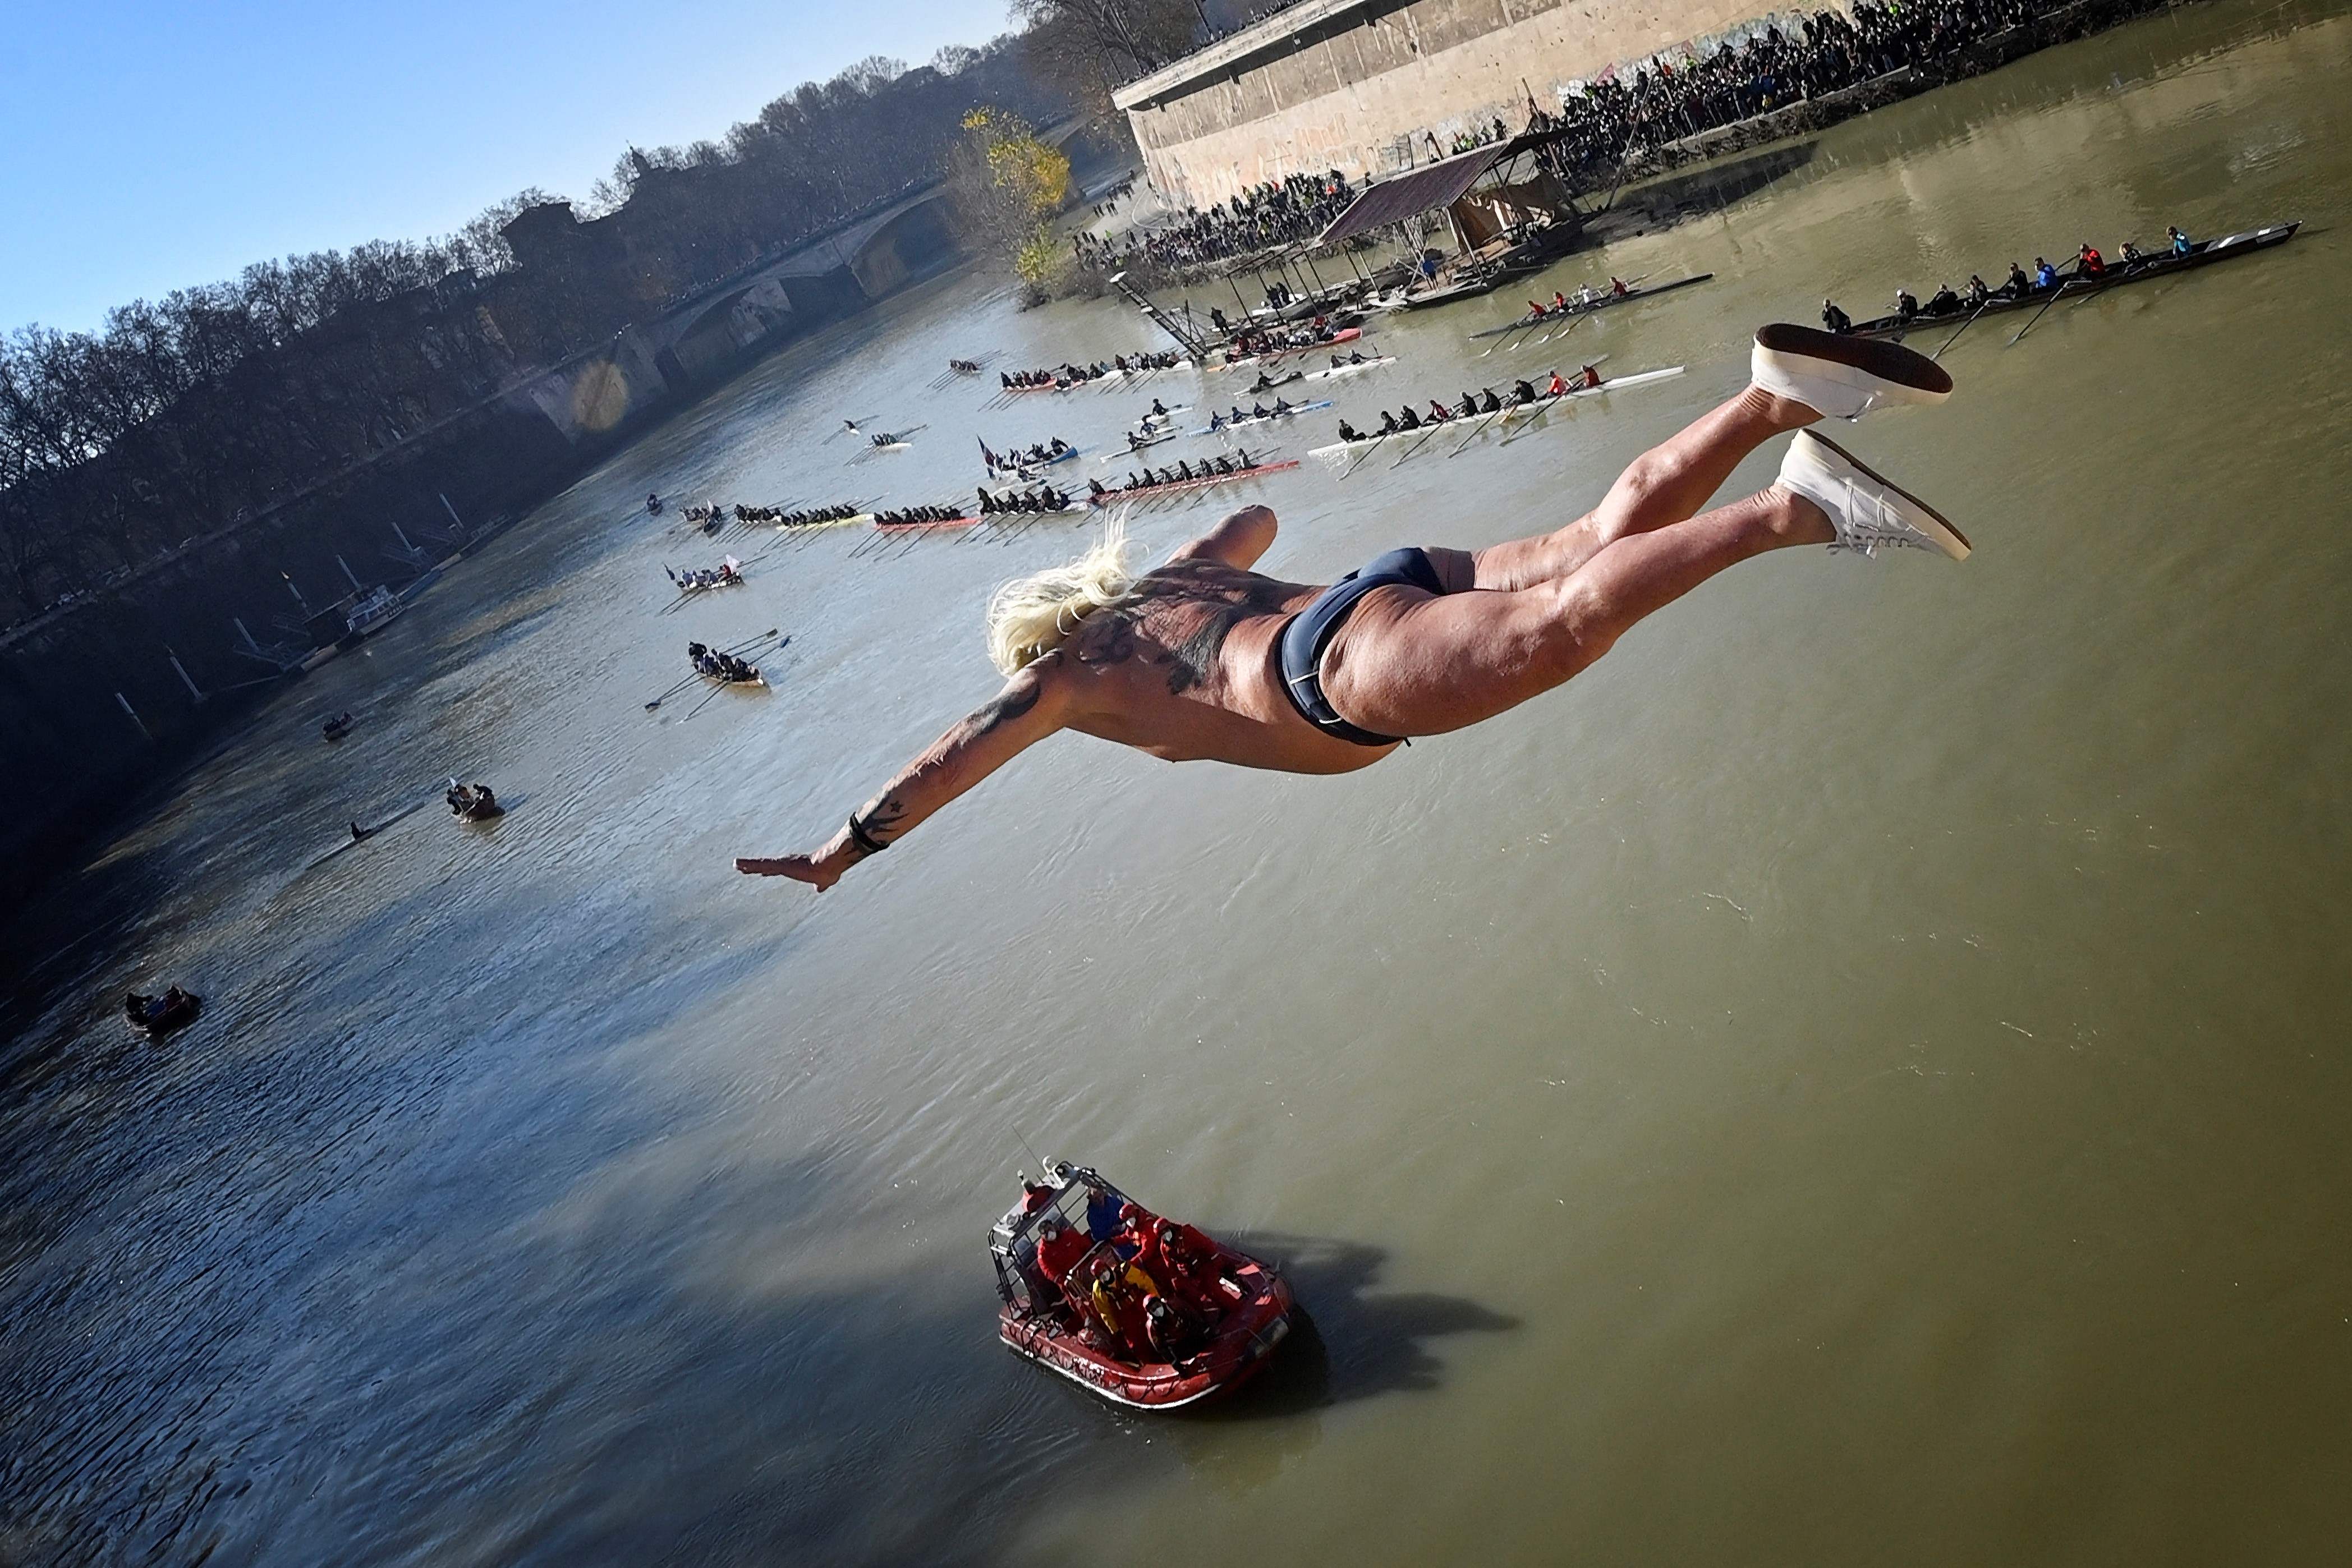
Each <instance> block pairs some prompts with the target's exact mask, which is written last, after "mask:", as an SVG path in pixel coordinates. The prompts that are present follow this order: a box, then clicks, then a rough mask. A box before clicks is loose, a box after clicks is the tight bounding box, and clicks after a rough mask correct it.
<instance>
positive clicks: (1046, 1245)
mask: <svg viewBox="0 0 2352 1568" xmlns="http://www.w3.org/2000/svg"><path fill="white" fill-rule="evenodd" d="M1093 1247H1094V1243H1093V1242H1092V1241H1091V1240H1089V1239H1087V1238H1086V1237H1085V1236H1082V1235H1080V1234H1079V1233H1078V1232H1076V1231H1075V1230H1072V1229H1070V1228H1068V1227H1067V1226H1066V1225H1063V1224H1062V1223H1061V1222H1059V1221H1058V1220H1052V1219H1049V1220H1047V1221H1046V1222H1045V1224H1043V1225H1041V1226H1039V1227H1038V1228H1037V1272H1039V1273H1040V1274H1043V1275H1044V1276H1045V1282H1046V1283H1047V1284H1049V1285H1052V1286H1054V1287H1055V1289H1057V1290H1064V1291H1066V1290H1067V1289H1068V1284H1067V1281H1068V1280H1069V1277H1070V1270H1073V1269H1075V1268H1076V1267H1077V1266H1078V1260H1079V1259H1081V1258H1084V1257H1085V1256H1086V1255H1087V1252H1088V1251H1090V1250H1092V1249H1093Z"/></svg>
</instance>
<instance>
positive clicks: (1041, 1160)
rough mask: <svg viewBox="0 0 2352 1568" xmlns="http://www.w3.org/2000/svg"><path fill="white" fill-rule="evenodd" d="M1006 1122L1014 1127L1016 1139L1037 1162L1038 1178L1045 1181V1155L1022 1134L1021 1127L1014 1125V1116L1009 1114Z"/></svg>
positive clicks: (1005, 1119)
mask: <svg viewBox="0 0 2352 1568" xmlns="http://www.w3.org/2000/svg"><path fill="white" fill-rule="evenodd" d="M1004 1124H1005V1125H1006V1126H1008V1127H1013V1138H1014V1140H1015V1141H1016V1142H1018V1143H1019V1144H1020V1145H1021V1146H1022V1147H1023V1148H1024V1149H1027V1150H1028V1151H1029V1157H1030V1158H1031V1159H1033V1160H1035V1161H1036V1162H1037V1179H1038V1180H1039V1181H1044V1180H1045V1155H1041V1154H1039V1153H1038V1152H1037V1151H1036V1149H1035V1148H1034V1147H1032V1146H1031V1145H1030V1142H1029V1140H1028V1139H1026V1138H1024V1137H1022V1136H1021V1129H1020V1128H1019V1127H1014V1126H1013V1118H1012V1117H1010V1116H1007V1117H1006V1118H1004Z"/></svg>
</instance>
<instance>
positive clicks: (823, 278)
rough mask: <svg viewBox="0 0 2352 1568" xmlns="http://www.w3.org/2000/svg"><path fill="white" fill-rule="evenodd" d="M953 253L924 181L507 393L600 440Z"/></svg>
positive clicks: (566, 428)
mask: <svg viewBox="0 0 2352 1568" xmlns="http://www.w3.org/2000/svg"><path fill="white" fill-rule="evenodd" d="M1087 129H1088V125H1087V121H1085V120H1082V119H1080V118H1078V117H1076V116H1073V117H1071V118H1069V119H1067V120H1062V121H1059V122H1058V123H1056V124H1055V125H1052V126H1048V127H1046V128H1045V130H1044V131H1040V132H1039V134H1040V135H1041V136H1042V137H1043V138H1044V139H1045V141H1049V142H1052V143H1054V144H1055V146H1061V145H1064V144H1066V143H1067V142H1068V141H1071V140H1072V139H1073V138H1074V137H1076V136H1077V135H1079V134H1080V133H1082V132H1084V131H1087ZM962 257H963V247H962V245H961V242H960V241H959V239H958V238H957V236H956V234H955V229H954V225H953V224H952V222H951V221H950V206H949V199H948V189H947V183H946V182H945V181H944V180H934V181H932V182H931V183H929V184H926V185H923V186H921V187H920V188H919V189H917V190H914V191H911V192H909V193H907V194H906V195H904V196H902V197H900V198H898V200H897V201H895V202H892V203H890V204H888V205H887V206H885V207H882V208H880V209H879V210H877V211H876V212H873V213H869V214H866V216H864V217H861V218H859V219H857V220H856V221H855V222H853V223H850V224H847V225H844V226H842V227H841V228H838V229H835V230H834V231H833V232H832V233H830V234H826V235H819V236H818V237H816V238H815V239H813V240H810V241H808V242H806V243H805V244H803V245H800V246H795V247H794V248H793V249H792V250H790V251H787V252H785V253H784V254H783V255H782V256H776V257H774V258H772V259H771V260H768V261H764V262H761V263H760V264H759V265H758V266H756V267H750V268H747V269H745V270H744V271H742V272H740V273H737V274H736V275H735V276H734V277H729V278H725V279H722V280H721V281H719V282H718V283H715V284H712V285H710V286H709V287H706V288H703V289H701V290H699V291H698V292H697V293H695V294H694V295H692V296H690V297H688V298H684V299H681V300H678V301H677V302H675V303H674V304H672V305H670V306H669V307H668V308H666V309H665V310H663V311H662V313H661V314H660V315H658V316H656V317H654V318H652V319H648V320H645V321H640V322H637V323H635V324H634V325H632V326H630V327H629V328H628V329H625V330H624V331H623V332H621V333H620V334H619V335H618V336H617V337H615V338H614V340H612V342H610V343H609V344H606V345H605V346H604V347H603V348H600V349H596V350H591V351H590V352H588V353H585V354H582V355H578V356H575V357H574V358H573V359H572V360H570V361H566V362H565V363H563V364H562V365H559V366H556V367H553V368H552V369H550V370H548V371H544V372H542V373H541V374H540V375H539V376H537V377H535V378H533V379H532V380H530V381H529V382H525V383H524V384H523V385H521V386H519V387H516V388H514V389H512V390H511V391H509V392H508V393H507V394H506V396H507V397H508V398H509V400H510V401H520V402H529V403H531V404H534V405H536V406H537V408H538V409H539V411H540V412H541V413H544V414H545V415H546V416H547V417H548V418H549V419H550V420H551V421H552V422H553V423H554V424H555V426H556V428H557V429H558V430H559V431H560V432H562V434H563V435H564V437H565V439H567V440H569V441H572V442H574V443H577V442H578V441H580V440H581V439H583V437H587V438H594V437H600V436H603V435H604V434H606V433H608V432H610V431H612V430H613V429H614V427H615V426H616V425H618V424H620V423H622V422H624V421H625V420H627V419H629V418H630V417H631V416H633V415H635V414H639V413H646V412H649V411H651V410H652V409H654V408H655V407H656V406H658V405H660V404H664V403H667V402H672V401H673V400H674V399H676V398H677V397H678V396H680V395H681V394H688V393H691V392H696V391H698V390H699V389H701V388H703V387H706V386H709V385H711V384H713V383H715V382H719V381H720V380H723V379H724V378H725V377H726V376H727V375H729V374H730V373H731V372H733V371H736V370H738V369H740V367H741V366H742V365H743V364H744V363H745V362H746V361H749V360H751V359H752V358H755V357H757V356H758V355H760V354H761V353H765V352H767V351H769V350H772V349H775V348H777V347H779V346H781V345H782V344H783V343H786V342H789V341H791V340H793V339H794V338H799V337H804V336H806V335H807V334H808V333H810V332H813V331H814V330H816V329H818V328H820V327H823V326H825V325H827V324H828V323H831V322H834V321H837V320H840V319H843V318H844V317H846V316H849V315H852V314H854V313H856V311H858V310H862V309H864V308H866V306H867V305H869V304H871V303H873V302H874V301H876V300H877V299H881V298H885V297H887V296H888V295H891V294H894V293H896V292H898V290H899V289H901V288H904V287H907V286H908V284H911V283H916V282H919V281H921V280H922V279H923V278H925V277H930V276H932V275H934V274H936V273H939V272H942V271H945V270H946V269H947V268H948V267H951V266H953V265H955V263H957V262H958V261H960V260H961V259H962Z"/></svg>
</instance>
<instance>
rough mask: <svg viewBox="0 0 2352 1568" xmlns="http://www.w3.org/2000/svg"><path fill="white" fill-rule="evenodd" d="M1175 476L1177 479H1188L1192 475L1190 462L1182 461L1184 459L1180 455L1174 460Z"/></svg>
mask: <svg viewBox="0 0 2352 1568" xmlns="http://www.w3.org/2000/svg"><path fill="white" fill-rule="evenodd" d="M1176 476H1177V477H1178V478H1179V479H1190V478H1192V476H1193V475H1192V464H1190V463H1188V462H1186V461H1184V460H1183V459H1182V458H1181V457H1180V458H1178V459H1177V460H1176Z"/></svg>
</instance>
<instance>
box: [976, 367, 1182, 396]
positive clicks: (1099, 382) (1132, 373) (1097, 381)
mask: <svg viewBox="0 0 2352 1568" xmlns="http://www.w3.org/2000/svg"><path fill="white" fill-rule="evenodd" d="M1191 369H1192V361H1190V360H1179V361H1176V362H1175V363H1174V364H1172V365H1136V366H1132V367H1130V368H1129V369H1127V370H1124V371H1122V370H1117V369H1113V370H1108V371H1104V372H1103V373H1102V374H1100V375H1098V376H1097V375H1086V376H1080V377H1078V378H1077V379H1076V380H1075V381H1066V380H1063V379H1061V378H1059V377H1056V378H1055V380H1053V381H1050V382H1036V383H1034V385H1030V386H1025V387H1007V386H1000V387H998V388H997V389H996V390H997V391H999V392H1076V390H1077V389H1078V388H1080V387H1092V386H1108V385H1110V384H1111V383H1113V382H1123V381H1129V380H1131V379H1134V378H1139V377H1142V376H1159V375H1166V374H1167V373H1168V372H1169V371H1189V370H1191Z"/></svg>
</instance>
